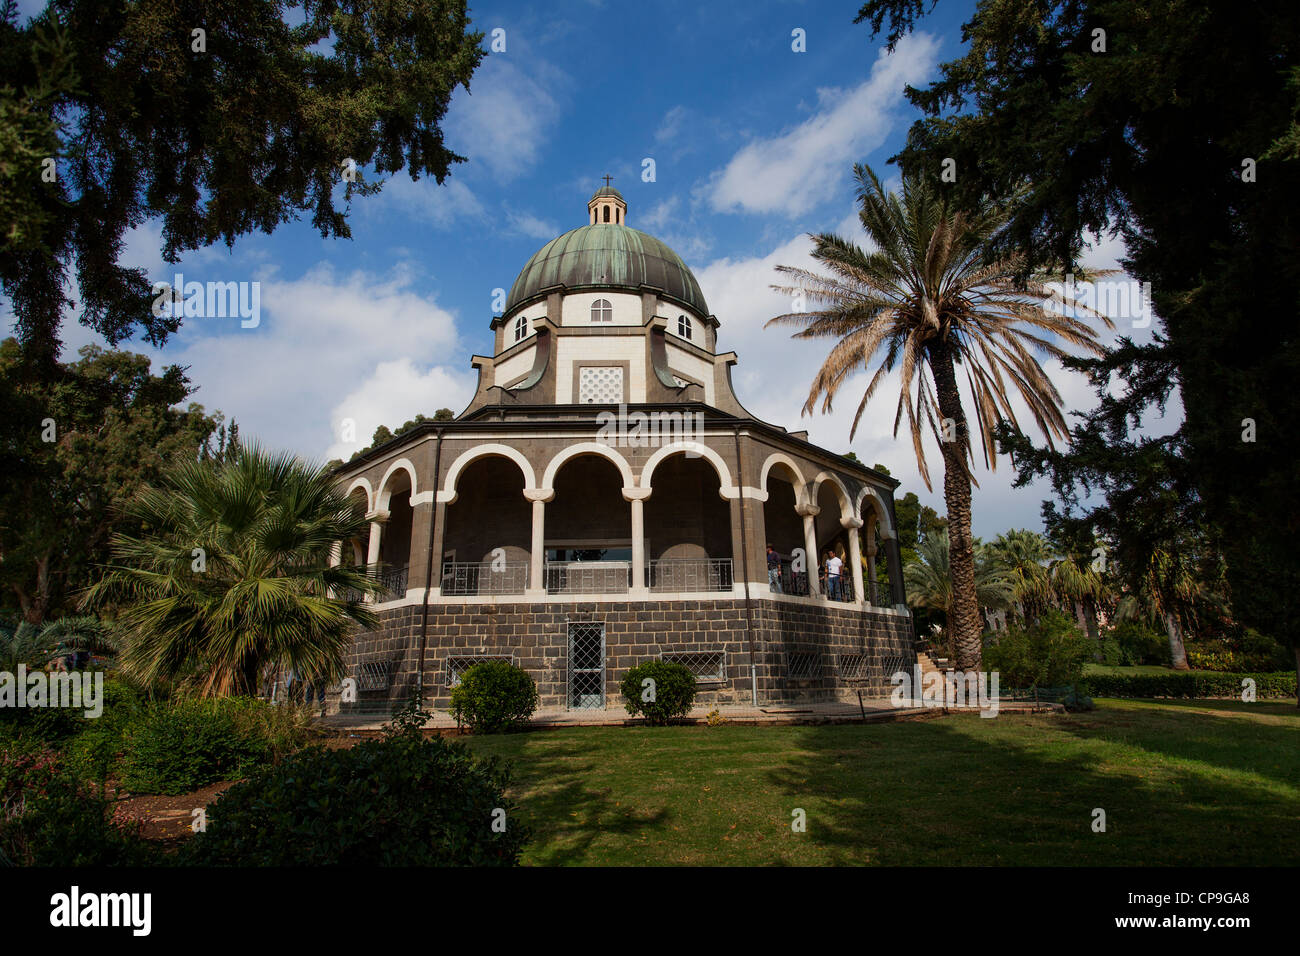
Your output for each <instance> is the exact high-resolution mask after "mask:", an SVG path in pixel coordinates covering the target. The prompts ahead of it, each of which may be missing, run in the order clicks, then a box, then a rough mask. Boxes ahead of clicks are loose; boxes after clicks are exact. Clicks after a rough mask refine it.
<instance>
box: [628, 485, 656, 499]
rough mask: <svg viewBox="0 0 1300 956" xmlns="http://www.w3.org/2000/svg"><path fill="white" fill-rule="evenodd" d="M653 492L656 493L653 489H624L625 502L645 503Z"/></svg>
mask: <svg viewBox="0 0 1300 956" xmlns="http://www.w3.org/2000/svg"><path fill="white" fill-rule="evenodd" d="M653 491H654V489H653V488H624V489H623V500H624V501H645V500H646V499H647V498H649V497H650V494H651V492H653Z"/></svg>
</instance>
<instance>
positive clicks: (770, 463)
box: [758, 451, 808, 505]
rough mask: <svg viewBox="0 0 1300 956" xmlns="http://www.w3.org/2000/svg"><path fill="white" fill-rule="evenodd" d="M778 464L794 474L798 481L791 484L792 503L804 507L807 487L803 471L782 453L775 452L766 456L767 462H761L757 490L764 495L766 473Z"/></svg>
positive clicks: (806, 498) (806, 500)
mask: <svg viewBox="0 0 1300 956" xmlns="http://www.w3.org/2000/svg"><path fill="white" fill-rule="evenodd" d="M778 464H779V465H785V466H786V467H787V468H789V469H790V470H791V471H792V472H794V475H795V477H796V478H797V479H798V481H794V482H791V484H792V485H794V503H795V504H796V505H806V504H807V503H808V487H807V482H806V480H805V479H804V476H803V470H802V469H801V468H800V467H799V466H798V465H797V464H795V461H794V459H793V458H791V457H790V456H789V455H787V454H785V453H784V452H779V451H776V452H773V453H772V454H770V455H768V456H767V461H765V462H763V470H762V472H760V474H759V476H758V490H759V491H762V492H765V493H766V491H767V476H768V473H769V472H771V470H772V468H773V467H774V466H776V465H778Z"/></svg>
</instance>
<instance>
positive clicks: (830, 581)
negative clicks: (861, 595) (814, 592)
mask: <svg viewBox="0 0 1300 956" xmlns="http://www.w3.org/2000/svg"><path fill="white" fill-rule="evenodd" d="M822 593H823V596H824V597H825V598H826V600H828V601H842V602H847V603H852V602H853V582H852V581H851V580H849V576H848V575H847V574H840V575H837V576H835V577H833V578H832V577H831V576H830V575H827V576H826V577H824V578H822Z"/></svg>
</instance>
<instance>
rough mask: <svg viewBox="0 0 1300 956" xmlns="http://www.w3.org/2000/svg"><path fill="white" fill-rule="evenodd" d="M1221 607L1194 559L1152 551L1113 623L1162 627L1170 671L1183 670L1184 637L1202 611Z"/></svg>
mask: <svg viewBox="0 0 1300 956" xmlns="http://www.w3.org/2000/svg"><path fill="white" fill-rule="evenodd" d="M1222 603H1223V601H1222V597H1221V595H1218V594H1216V593H1215V591H1214V588H1213V587H1212V585H1211V584H1210V583H1209V581H1207V577H1206V575H1205V574H1204V573H1203V569H1202V568H1200V567H1198V566H1197V564H1196V561H1195V559H1194V558H1192V557H1190V556H1188V555H1185V554H1182V553H1178V552H1173V551H1168V550H1165V549H1164V548H1155V549H1153V550H1152V551H1151V553H1150V554H1149V555H1148V556H1147V561H1146V566H1145V567H1143V568H1142V569H1141V572H1140V584H1139V586H1138V587H1137V588H1136V590H1130V591H1129V592H1128V593H1126V594H1125V595H1124V596H1123V597H1121V598H1120V600H1119V605H1118V606H1117V607H1116V609H1115V619H1116V620H1118V621H1123V620H1126V619H1129V618H1145V619H1146V620H1148V621H1152V622H1159V623H1160V624H1162V625H1163V626H1164V629H1165V634H1166V635H1167V636H1168V638H1169V656H1170V658H1171V660H1172V663H1173V666H1174V668H1175V669H1177V670H1187V669H1188V667H1189V665H1188V663H1187V648H1186V644H1185V641H1184V635H1185V633H1186V632H1187V631H1189V630H1191V631H1195V629H1196V627H1197V624H1198V621H1199V618H1200V613H1199V612H1200V610H1201V609H1202V608H1205V607H1213V606H1214V605H1221V604H1222Z"/></svg>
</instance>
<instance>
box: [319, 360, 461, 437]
mask: <svg viewBox="0 0 1300 956" xmlns="http://www.w3.org/2000/svg"><path fill="white" fill-rule="evenodd" d="M473 395H474V381H473V377H472V376H471V375H465V374H461V373H459V372H453V371H452V370H451V369H449V368H447V367H445V366H434V367H432V368H426V369H423V370H421V369H420V368H417V367H416V366H415V364H414V363H413V362H412V361H411V360H410V359H408V358H400V359H395V360H393V361H389V362H380V363H379V364H377V365H376V366H375V367H374V371H373V372H371V374H370V376H369V377H368V378H367V379H365V380H364V381H362V382H359V383H358V384H357V387H356V388H354V389H353V390H352V391H351V392H349V393H348V394H347V395H346V396H344V398H343V400H342V401H340V402H339V403H338V404H337V405H335V406H334V408H333V410H332V411H331V412H330V425H331V426H332V430H333V433H334V434H335V435H336V436H341V435H342V434H343V433H344V432H343V423H344V422H345V421H346V420H350V421H351V423H352V425H353V429H354V432H355V436H356V441H354V442H344V441H342V440H338V441H335V442H334V444H332V445H330V447H329V449H328V451H326V453H325V457H326V458H343V459H347V458H348V457H349V456H351V454H352V453H353V452H355V451H357V449H359V448H364V447H365V446H366V445H368V444H370V437H371V436H372V435H374V433H375V429H376V428H378V427H379V426H380V425H387V426H388V427H389V428H396V427H397V426H398V425H401V424H402V423H403V422H407V421H410V420H411V419H413V418H414V417H415V416H416V415H418V414H424V415H429V416H432V414H433V413H434V411H436V410H437V409H439V408H450V409H451V410H452V411H453V412H457V413H459V412H460V411H461V410H462V409H463V408H464V407H465V406H466V405H468V404H469V400H470V399H471V398H472V397H473Z"/></svg>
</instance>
